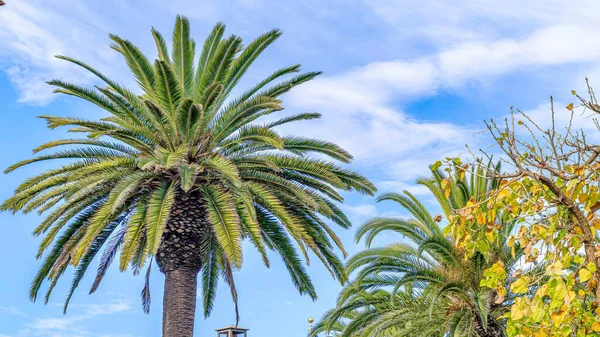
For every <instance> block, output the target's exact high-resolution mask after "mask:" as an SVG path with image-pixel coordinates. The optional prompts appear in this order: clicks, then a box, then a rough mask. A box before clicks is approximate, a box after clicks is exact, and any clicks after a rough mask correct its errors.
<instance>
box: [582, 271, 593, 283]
mask: <svg viewBox="0 0 600 337" xmlns="http://www.w3.org/2000/svg"><path fill="white" fill-rule="evenodd" d="M591 277H592V272H590V271H589V270H587V269H585V268H581V269H580V270H579V282H585V281H587V280H589V279H590V278H591Z"/></svg>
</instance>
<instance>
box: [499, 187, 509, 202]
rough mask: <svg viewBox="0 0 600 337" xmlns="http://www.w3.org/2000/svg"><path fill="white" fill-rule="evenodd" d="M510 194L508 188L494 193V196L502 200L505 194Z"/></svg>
mask: <svg viewBox="0 0 600 337" xmlns="http://www.w3.org/2000/svg"><path fill="white" fill-rule="evenodd" d="M509 195H510V191H509V190H508V189H502V190H500V191H499V192H498V194H496V198H497V199H498V200H502V199H504V198H506V197H507V196H509Z"/></svg>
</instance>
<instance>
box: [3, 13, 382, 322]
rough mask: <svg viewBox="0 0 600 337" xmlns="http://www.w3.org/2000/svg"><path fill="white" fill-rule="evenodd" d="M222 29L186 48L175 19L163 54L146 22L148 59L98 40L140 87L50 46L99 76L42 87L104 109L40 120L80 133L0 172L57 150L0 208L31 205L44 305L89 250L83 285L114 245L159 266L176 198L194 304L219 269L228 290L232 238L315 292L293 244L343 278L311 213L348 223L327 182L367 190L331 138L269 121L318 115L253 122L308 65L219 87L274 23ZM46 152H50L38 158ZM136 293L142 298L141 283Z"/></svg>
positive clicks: (273, 108) (126, 255)
mask: <svg viewBox="0 0 600 337" xmlns="http://www.w3.org/2000/svg"><path fill="white" fill-rule="evenodd" d="M224 34H225V25H224V24H222V23H218V24H216V25H215V27H214V28H213V29H212V31H211V32H210V34H209V35H208V37H207V38H206V40H205V41H204V43H203V45H202V48H201V52H200V56H199V57H196V56H195V55H196V53H195V52H196V42H195V41H194V40H193V39H192V38H191V37H190V25H189V21H188V19H187V18H185V17H183V16H178V17H177V20H176V23H175V27H174V30H173V41H172V47H171V48H170V50H169V48H168V47H167V42H166V41H165V39H164V38H163V36H162V35H161V34H160V33H159V32H158V31H157V30H155V29H152V36H153V38H154V41H155V43H156V48H157V54H158V56H157V58H156V59H155V60H154V61H153V62H151V61H150V60H149V59H148V58H147V57H146V56H145V55H144V54H142V53H141V51H140V50H139V49H138V48H137V47H136V46H135V45H134V44H133V43H132V42H130V41H128V40H126V39H123V38H121V37H119V36H117V35H110V39H111V40H112V41H113V44H112V46H111V47H112V48H113V49H114V50H115V51H117V52H118V53H120V54H121V55H122V56H123V57H124V59H125V61H126V63H127V65H128V67H129V69H130V71H131V73H132V74H133V76H134V77H135V80H136V81H137V83H138V85H139V87H140V89H141V94H138V93H135V92H134V91H132V90H130V89H128V88H126V87H124V86H123V85H121V84H119V83H118V82H116V81H114V80H112V79H110V78H108V77H107V76H105V75H103V74H102V72H100V71H99V70H97V69H95V68H93V67H92V66H90V65H88V64H86V63H84V62H81V61H79V60H75V59H72V58H70V57H67V56H57V57H58V58H59V59H62V60H66V61H68V62H71V63H73V64H75V65H77V66H80V67H82V68H84V69H86V70H87V71H89V72H90V73H92V74H94V75H95V76H97V77H98V78H99V79H100V80H101V81H103V82H104V84H103V85H102V86H96V87H94V88H87V87H82V86H79V85H76V84H73V83H69V82H65V81H60V80H53V81H50V82H48V83H49V84H50V85H53V86H55V87H56V90H55V92H58V93H63V94H67V95H71V96H75V97H78V98H80V99H83V100H86V101H88V102H91V103H93V104H95V105H96V106H98V107H100V108H101V109H103V110H104V111H106V112H107V113H108V116H107V117H105V118H102V119H101V120H89V119H85V118H80V117H57V116H41V118H43V119H44V120H46V121H47V124H48V127H49V128H51V129H54V128H58V127H68V128H69V131H70V132H72V133H76V134H83V135H85V136H86V137H85V138H74V139H62V140H55V141H51V142H48V143H46V144H43V145H40V146H39V147H37V148H36V149H34V153H35V154H37V153H38V152H43V154H39V155H36V156H34V157H33V158H31V159H27V160H23V161H21V162H18V163H16V164H14V165H12V166H10V167H9V168H7V169H6V171H5V172H6V173H9V172H11V171H13V170H16V169H18V168H20V167H22V166H25V165H29V164H33V163H37V162H41V161H47V160H54V159H70V160H71V161H70V162H69V163H68V164H65V165H62V166H58V167H57V168H55V169H52V170H49V171H46V172H44V173H42V174H39V175H37V176H34V177H32V178H29V179H27V180H26V181H24V182H23V183H22V184H21V185H19V186H18V187H17V189H16V191H15V194H14V195H13V196H12V197H11V198H9V199H8V200H6V201H5V202H4V203H3V204H2V207H1V209H2V210H5V211H12V212H17V211H23V212H25V213H28V212H31V211H34V210H37V211H38V212H39V213H40V214H44V215H45V217H44V218H43V220H42V222H41V224H40V225H39V226H38V227H37V228H36V229H35V231H34V234H35V235H43V236H44V237H43V239H42V243H41V245H40V248H39V252H38V258H39V257H42V256H44V255H45V258H44V261H43V263H42V266H41V268H40V270H39V273H38V275H37V276H36V278H35V280H34V282H33V284H32V287H31V292H30V296H31V298H32V299H33V300H35V299H36V298H37V296H38V291H39V290H40V288H41V286H42V284H43V282H44V281H45V280H48V281H49V283H50V284H49V289H48V292H47V295H46V301H48V299H49V296H50V293H51V292H52V289H53V288H54V286H55V285H56V283H57V281H58V280H59V279H60V277H61V276H62V275H63V274H64V272H65V270H66V269H67V267H68V266H69V265H71V266H74V267H75V277H74V280H73V284H72V288H71V291H70V292H69V295H68V297H67V301H66V304H65V309H66V305H67V304H68V302H69V299H70V297H71V295H72V294H73V291H74V290H75V288H77V286H78V285H79V282H80V280H81V278H82V277H83V275H84V274H85V272H86V270H87V268H88V267H89V265H90V263H91V262H92V260H93V259H94V257H95V256H96V255H98V254H99V253H100V252H101V251H103V253H102V256H101V258H100V265H99V268H98V272H97V277H96V279H95V282H94V284H93V286H92V289H91V292H93V291H95V290H96V289H97V287H98V284H99V283H100V281H101V280H102V277H103V276H104V274H105V272H106V270H107V268H108V266H109V265H110V264H111V262H112V261H113V260H114V259H115V257H116V255H117V253H118V252H119V251H120V258H119V267H120V269H121V270H122V271H124V270H126V269H127V268H128V266H131V267H132V268H133V270H134V272H135V273H138V272H140V271H141V269H142V268H144V267H145V265H146V262H147V261H148V260H150V259H152V258H156V259H158V261H159V266H160V268H161V269H168V268H171V267H170V266H171V265H172V264H173V263H175V262H173V263H171V264H169V263H170V262H169V261H167V260H168V258H167V257H165V256H166V255H165V254H161V249H162V250H163V251H164V249H163V248H164V244H165V243H164V238H165V235H166V234H165V233H166V231H169V230H176V229H177V228H176V227H173V226H174V225H173V226H172V221H171V222H169V221H170V220H173V219H174V218H176V217H177V215H178V214H179V213H181V212H183V211H182V209H185V210H189V209H190V208H189V207H184V208H181V207H179V206H180V205H182V204H185V203H187V204H190V203H194V204H193V205H197V207H198V209H199V210H198V212H199V213H203V214H204V213H205V217H206V219H207V221H208V223H209V224H210V225H209V227H210V229H209V230H208V232H206V233H204V234H203V235H202V238H203V239H202V242H198V246H201V255H202V256H201V259H202V267H201V268H202V269H201V275H202V288H203V292H204V309H205V313H206V314H208V313H209V312H210V310H211V308H212V303H213V300H214V296H215V287H216V284H217V280H218V279H219V278H223V279H224V280H225V281H226V282H227V283H228V284H229V285H230V287H231V288H232V294H233V295H234V298H235V297H236V294H235V286H234V284H233V279H232V273H231V271H232V270H235V269H236V268H239V267H241V265H242V262H243V254H242V249H241V241H242V240H243V239H247V240H250V241H251V242H252V243H253V245H254V246H255V247H256V249H257V251H258V252H259V253H260V254H261V256H262V258H263V260H264V262H265V264H266V265H267V266H268V265H269V263H270V262H269V258H268V256H267V250H271V251H274V252H276V253H277V254H278V255H280V256H281V258H282V260H283V263H284V264H285V265H286V267H287V269H288V271H289V273H290V276H291V278H292V280H293V283H294V285H295V286H296V288H297V289H298V290H299V291H300V293H303V294H308V295H310V296H311V297H313V298H316V293H315V290H314V286H313V285H312V282H311V281H310V278H309V276H308V275H307V273H306V271H305V269H304V267H303V265H302V262H301V259H300V257H299V256H298V254H297V253H296V249H298V250H299V251H300V252H301V253H302V255H304V257H305V259H306V260H308V257H309V252H312V253H313V254H314V255H315V256H316V257H317V258H318V259H319V260H321V261H322V262H323V263H324V264H325V266H326V267H327V268H328V269H329V271H330V272H331V274H332V275H333V276H334V277H336V278H337V279H339V280H340V281H341V282H344V281H345V279H346V274H345V272H344V269H343V266H342V263H341V261H340V260H339V258H338V257H337V256H336V254H335V252H334V249H336V248H337V249H340V250H341V251H342V252H344V250H343V246H342V244H341V242H340V240H339V238H338V237H337V236H336V235H335V233H334V231H333V230H332V229H331V228H330V227H329V225H328V224H327V222H326V221H325V220H331V221H333V222H334V223H336V224H338V225H340V226H342V227H344V228H347V227H349V226H350V222H349V221H348V219H347V217H346V216H345V215H344V213H343V212H342V211H341V210H340V209H339V208H338V207H337V206H336V202H340V201H342V200H343V198H342V196H341V195H340V194H339V190H345V191H350V190H354V191H358V192H360V193H364V194H369V195H372V194H373V193H374V191H375V187H374V186H373V185H372V184H371V182H369V181H368V180H367V179H366V178H365V177H363V176H362V175H360V174H358V173H356V172H354V171H351V170H348V169H345V168H343V167H341V166H339V165H338V164H337V163H336V162H342V163H348V162H350V161H351V160H352V156H351V155H350V154H349V153H348V152H346V151H345V150H343V149H342V148H340V147H339V146H337V145H335V144H333V143H329V142H326V141H321V140H316V139H310V138H304V137H298V136H282V135H279V134H278V133H277V131H276V128H277V127H278V126H280V125H283V124H287V123H292V122H297V121H302V120H312V119H316V118H319V117H320V114H318V113H300V114H295V115H291V116H285V117H282V118H280V119H277V120H272V121H270V122H261V121H260V120H259V118H261V117H265V116H271V115H273V114H275V113H277V112H279V111H281V110H283V106H282V102H281V100H280V96H281V95H283V94H285V93H286V92H288V91H289V90H291V89H292V88H294V87H295V86H297V85H300V84H302V83H305V82H307V81H309V80H311V79H313V78H315V77H316V76H318V75H319V74H320V72H305V73H299V71H300V65H292V66H289V67H286V68H282V69H279V70H277V71H275V72H273V73H272V74H270V75H268V76H267V77H266V78H265V79H263V80H262V81H260V82H258V83H257V84H255V85H253V86H250V87H249V88H247V89H246V90H245V91H242V93H241V94H239V95H237V96H235V97H232V93H233V92H234V88H236V85H237V84H238V83H239V81H240V79H241V78H242V76H243V75H244V74H245V73H246V71H248V69H249V68H250V66H251V65H252V63H253V62H254V61H255V60H256V59H257V58H258V57H259V55H260V54H261V53H262V52H263V51H264V50H265V49H266V48H267V47H268V46H269V45H270V44H272V43H273V42H274V41H275V40H277V38H279V37H280V36H281V31H280V30H271V31H269V32H266V33H265V34H263V35H261V36H259V37H258V38H257V39H255V40H254V41H252V42H251V43H249V44H248V45H246V46H244V45H243V44H242V40H241V38H239V37H238V36H235V35H231V36H229V37H224ZM55 148H60V149H61V150H59V151H56V152H51V153H48V154H45V153H46V152H48V151H49V150H54V149H55ZM311 154H318V155H320V156H321V157H323V158H328V159H317V158H315V157H314V156H312V155H311ZM198 216H199V215H198ZM203 216H204V215H203ZM169 226H171V227H172V228H171V227H169ZM182 230H183V229H182ZM294 247H297V248H294ZM50 248H51V249H50ZM48 249H50V251H49V253H47V251H48ZM344 255H345V252H344ZM198 258H200V257H198ZM180 262H181V261H180ZM177 263H179V262H177ZM150 265H151V264H150ZM150 265H148V267H147V268H148V271H147V274H149V272H150V269H149V267H150ZM144 291H145V292H144V296H145V297H146V295H147V286H146V287H145V288H144Z"/></svg>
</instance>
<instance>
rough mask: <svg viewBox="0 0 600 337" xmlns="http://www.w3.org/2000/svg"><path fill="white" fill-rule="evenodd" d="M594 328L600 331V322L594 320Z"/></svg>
mask: <svg viewBox="0 0 600 337" xmlns="http://www.w3.org/2000/svg"><path fill="white" fill-rule="evenodd" d="M592 330H594V331H596V332H598V331H600V323H598V322H594V324H592Z"/></svg>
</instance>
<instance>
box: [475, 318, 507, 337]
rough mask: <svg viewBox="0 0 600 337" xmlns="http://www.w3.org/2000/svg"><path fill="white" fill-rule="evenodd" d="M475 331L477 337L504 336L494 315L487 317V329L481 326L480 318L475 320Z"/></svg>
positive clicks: (502, 329)
mask: <svg viewBox="0 0 600 337" xmlns="http://www.w3.org/2000/svg"><path fill="white" fill-rule="evenodd" d="M474 328H475V329H474V330H475V332H476V333H477V335H478V336H479V337H504V336H505V335H504V328H503V327H502V326H501V325H500V324H499V323H498V321H497V320H496V319H495V318H494V317H488V319H487V329H484V328H483V325H482V324H481V321H480V319H479V318H478V319H477V321H476V322H475V327H474Z"/></svg>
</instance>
